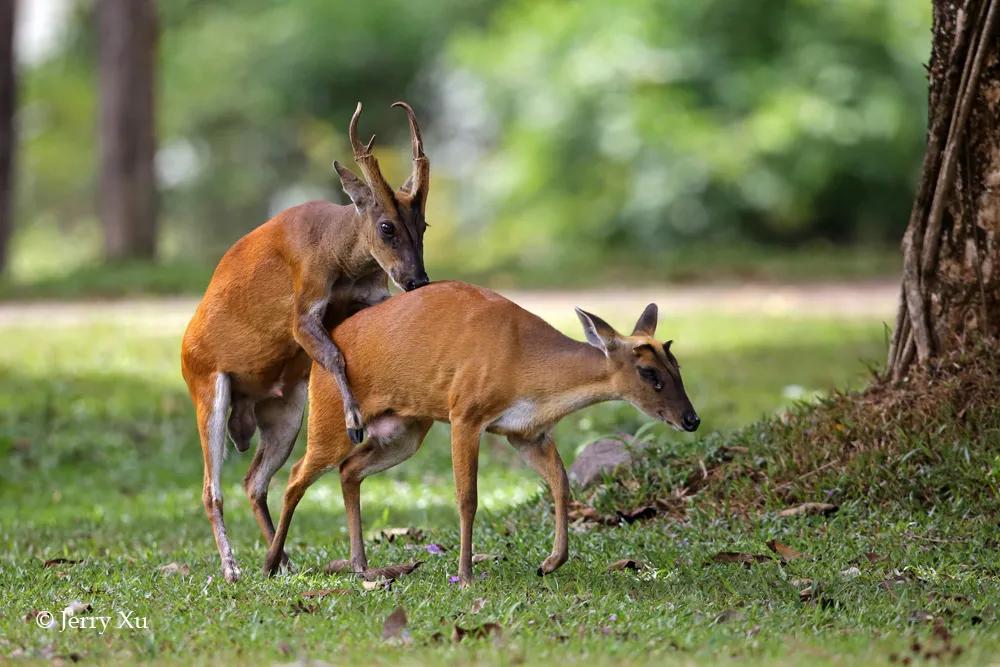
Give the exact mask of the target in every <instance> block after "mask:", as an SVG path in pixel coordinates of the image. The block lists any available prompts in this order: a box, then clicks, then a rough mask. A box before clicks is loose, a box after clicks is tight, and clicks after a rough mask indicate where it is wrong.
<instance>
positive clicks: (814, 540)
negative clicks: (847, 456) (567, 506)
mask: <svg viewBox="0 0 1000 667" xmlns="http://www.w3.org/2000/svg"><path fill="white" fill-rule="evenodd" d="M542 314H543V315H544V316H546V317H547V318H548V319H549V320H550V321H552V322H554V323H556V324H557V325H559V326H562V327H565V329H566V330H567V331H569V332H571V334H572V335H577V326H576V324H575V321H574V320H573V319H572V313H571V312H570V311H567V312H565V313H562V312H560V313H555V312H553V313H542ZM601 314H602V315H607V317H608V319H610V320H611V321H612V322H614V323H620V324H622V325H624V323H625V316H626V315H629V314H616V313H607V314H605V313H601ZM630 315H631V317H629V318H628V321H631V319H632V318H634V314H630ZM663 319H664V322H667V323H668V327H669V330H668V331H664V330H663V329H661V331H660V334H661V335H669V337H671V338H673V339H675V341H676V342H675V346H674V350H675V352H676V354H677V355H678V357H679V359H680V361H681V364H682V365H683V367H684V373H685V380H686V383H687V385H688V389H689V393H690V395H691V398H692V400H693V402H694V404H695V406H696V407H697V408H698V410H699V412H700V414H701V415H702V417H703V419H704V426H703V431H702V432H699V434H698V437H697V438H695V437H692V436H687V435H681V434H675V433H673V432H667V431H665V430H664V429H663V428H661V427H654V428H653V429H652V430H651V431H649V432H650V433H651V434H652V435H653V436H654V438H655V439H656V441H657V443H658V446H659V447H661V448H666V449H668V450H674V451H677V452H683V453H685V454H688V455H690V454H693V455H695V456H697V455H698V454H699V452H706V454H707V453H708V452H709V450H710V449H712V448H717V447H718V446H719V442H720V441H721V440H724V439H725V437H728V436H720V435H713V433H719V432H721V433H723V434H725V433H732V432H733V431H734V429H737V428H739V427H741V426H744V425H746V424H748V423H750V422H752V421H754V420H756V419H758V418H759V417H761V416H762V415H768V414H774V413H775V412H776V411H779V410H782V409H785V408H787V407H789V406H790V405H792V403H794V402H795V401H796V400H800V399H804V398H806V399H807V398H809V397H811V396H813V395H814V394H815V393H816V392H821V391H824V390H827V389H829V388H831V387H835V386H841V387H842V386H845V385H855V386H857V385H860V384H862V383H864V381H865V378H866V373H867V371H866V363H869V362H875V361H879V360H881V359H882V358H883V357H884V342H883V330H882V326H881V324H880V323H879V322H877V321H873V320H851V321H835V320H826V319H819V318H796V317H777V316H767V317H746V316H735V315H712V314H708V315H699V316H697V317H692V316H674V317H670V318H666V317H664V318H663ZM619 320H620V321H619ZM179 333H180V332H179V331H177V330H175V329H171V328H167V329H164V328H160V327H158V326H156V324H155V323H151V324H150V325H149V326H141V327H140V326H134V327H127V328H126V327H116V326H113V325H96V324H82V325H73V326H66V327H52V326H49V327H44V328H43V327H26V326H18V325H14V326H9V327H7V328H4V329H0V378H2V380H0V382H2V386H0V453H2V454H3V458H4V460H5V462H6V465H5V466H3V468H2V470H0V503H2V506H3V507H4V508H5V509H6V510H7V511H5V512H3V513H2V515H0V592H2V593H0V594H2V599H3V610H4V614H3V617H2V619H0V657H2V658H7V657H8V656H19V655H20V656H26V657H27V658H29V659H31V658H34V659H37V660H45V659H47V658H49V657H51V656H52V655H56V656H61V657H62V658H64V659H67V660H69V659H72V658H73V657H76V658H80V659H83V660H85V661H104V660H111V661H118V662H122V663H131V662H135V661H136V660H140V659H141V660H149V661H159V662H164V663H184V664H190V663H204V664H207V663H212V664H218V663H219V662H222V661H225V662H230V661H238V662H246V663H254V664H256V663H261V662H263V663H268V662H292V661H294V660H296V659H299V658H307V659H315V660H320V661H326V662H331V663H341V662H343V663H347V662H351V663H359V662H360V663H363V664H370V663H397V662H403V663H409V662H412V663H442V662H444V663H450V664H466V663H470V662H477V661H483V662H489V663H502V664H520V663H529V664H541V663H550V664H551V662H552V661H553V660H560V661H563V662H569V663H578V664H610V663H626V664H654V663H655V664H664V663H666V664H688V663H691V662H692V661H711V662H723V663H726V662H732V663H738V664H806V663H808V664H835V663H836V664H857V663H860V662H882V663H887V662H888V661H889V660H890V658H891V657H893V656H895V657H896V658H898V659H899V660H902V659H903V658H904V657H905V658H913V659H919V660H921V661H923V660H925V658H923V657H917V656H918V654H920V656H922V655H923V653H926V652H928V651H930V652H936V651H939V649H940V648H941V647H943V645H944V643H945V642H944V640H943V639H941V636H943V634H945V633H943V632H942V629H943V628H945V627H947V632H948V633H950V634H951V635H953V637H952V638H950V639H949V640H948V645H949V646H950V647H952V648H954V647H961V649H962V653H961V656H959V657H958V659H959V660H960V661H970V662H980V661H983V660H986V659H987V658H989V657H990V656H991V655H992V654H993V652H994V651H996V650H997V649H1000V636H998V635H997V632H996V629H997V618H996V616H997V605H998V604H1000V568H998V567H997V565H996V558H995V554H996V525H997V520H996V516H995V515H993V514H982V515H980V514H977V513H975V512H971V511H970V508H969V506H968V505H962V504H961V503H958V504H956V503H955V502H954V501H952V502H950V503H942V505H941V506H940V507H939V508H936V509H935V510H934V511H926V510H921V509H919V508H915V507H914V506H913V505H912V504H906V503H899V504H898V505H892V504H890V505H883V506H880V507H877V508H876V507H874V506H870V505H868V504H867V503H865V502H864V501H861V500H857V501H846V502H843V503H842V505H841V508H840V511H839V512H838V513H836V514H835V515H833V516H832V517H829V518H824V517H806V516H804V517H795V518H779V517H777V514H776V512H775V511H772V510H771V509H769V508H764V509H762V510H760V511H753V512H746V513H743V514H740V513H738V512H732V511H728V510H726V509H725V508H720V507H719V506H717V505H715V504H713V503H711V502H708V500H706V501H705V502H702V501H700V500H699V498H700V497H699V496H695V497H693V498H692V499H690V500H689V501H687V502H688V505H689V507H688V511H687V514H686V517H685V518H684V519H683V520H679V519H665V518H658V519H655V520H652V521H649V522H645V523H635V524H632V525H628V526H620V527H594V526H589V525H583V526H580V527H579V529H578V530H576V531H575V532H574V533H572V534H571V542H570V549H571V559H570V561H569V563H567V564H566V565H565V566H564V567H563V568H562V569H561V570H559V571H558V572H557V573H556V574H555V575H554V576H551V577H546V578H544V579H540V578H538V577H537V576H536V575H535V574H534V572H535V568H536V567H537V565H538V563H539V562H540V561H541V560H542V559H543V557H544V556H545V554H547V552H548V549H549V545H550V541H551V532H550V531H551V527H552V526H551V523H552V522H551V518H550V517H549V513H548V506H547V504H546V502H545V501H544V500H543V499H540V498H539V494H540V492H541V491H542V489H540V484H539V482H538V479H537V478H536V477H535V476H534V474H533V473H532V472H531V471H530V470H528V469H527V468H525V467H524V466H523V465H522V464H521V463H520V462H519V461H518V459H517V458H516V457H515V456H514V455H513V452H512V451H510V450H509V449H508V448H507V447H506V446H505V445H503V444H501V443H500V441H493V440H490V441H488V442H486V443H485V446H484V448H483V461H482V463H481V466H480V482H479V488H480V512H479V515H478V518H477V526H476V533H475V539H476V548H477V551H481V552H484V553H493V554H499V555H501V556H503V557H504V558H503V560H501V561H499V562H495V563H494V562H487V563H482V564H480V565H478V566H477V568H478V569H477V572H480V573H482V575H483V578H482V580H481V581H480V582H478V583H477V584H476V585H475V586H473V587H471V588H468V589H460V588H458V587H457V586H455V585H452V584H450V583H449V579H448V577H449V575H450V574H453V573H454V570H455V567H456V555H457V554H456V548H455V547H456V544H457V514H456V511H455V508H454V502H453V495H452V493H453V491H452V483H451V473H450V464H449V457H448V447H447V430H446V429H445V428H444V427H442V426H440V425H438V426H435V428H434V430H433V431H432V434H431V436H430V437H429V439H428V441H427V443H426V445H425V447H424V449H423V450H422V451H421V452H420V453H418V454H417V455H416V456H415V457H414V458H413V459H411V460H410V461H408V462H407V463H405V464H403V465H402V466H400V467H399V468H396V469H394V470H392V471H389V472H387V473H384V474H382V475H379V476H376V477H375V478H373V479H370V480H368V481H366V483H365V485H364V487H363V504H364V517H365V528H366V531H367V532H368V533H369V534H370V535H372V536H374V535H375V534H377V533H378V532H379V531H381V530H382V529H385V528H390V527H415V528H420V529H422V531H423V533H424V534H423V536H420V537H418V538H413V539H400V540H396V541H393V542H391V543H390V542H387V541H381V542H377V543H376V542H374V541H372V540H369V543H368V544H369V559H370V561H371V562H372V564H373V565H385V564H389V563H399V562H405V561H411V560H415V559H419V560H424V561H426V562H425V563H424V564H423V566H422V567H421V568H420V569H418V570H416V571H415V572H414V573H412V574H410V575H408V576H405V577H403V578H401V579H399V580H398V581H396V582H395V584H394V585H393V586H392V587H391V589H390V590H384V589H378V590H373V591H366V590H364V589H363V587H362V585H361V583H360V582H359V581H358V580H356V579H354V578H352V577H351V576H349V575H327V574H324V573H323V571H322V569H323V565H324V564H325V563H327V562H328V561H330V560H332V559H337V558H344V557H346V555H347V549H348V547H347V537H346V527H345V526H344V522H343V511H342V508H341V501H340V493H339V488H338V483H337V481H336V476H335V475H328V476H327V477H326V478H325V479H324V480H323V481H321V482H320V483H318V484H316V485H315V486H314V487H313V488H312V489H311V490H310V492H309V493H308V494H307V495H306V498H305V499H304V500H303V502H302V504H301V505H300V508H299V510H298V513H297V515H296V523H295V525H294V526H293V528H292V532H291V535H290V540H289V552H290V555H291V557H292V559H293V561H294V562H295V564H296V565H297V573H295V574H292V575H286V576H281V577H278V578H275V579H270V580H269V579H264V578H263V577H262V576H261V575H260V574H259V567H260V565H261V564H262V561H263V556H264V545H263V543H262V540H261V539H260V536H259V533H258V530H257V528H256V525H255V523H254V521H253V519H252V516H251V513H250V510H249V507H248V504H247V501H246V500H245V498H244V497H243V495H242V492H241V489H240V481H241V479H242V475H243V474H244V473H245V471H246V468H247V465H248V464H249V456H248V455H245V456H241V455H238V454H236V453H235V452H231V453H230V455H229V460H228V461H227V465H226V467H225V476H224V484H225V491H226V494H227V500H228V503H227V505H226V517H227V523H228V526H229V532H230V536H231V538H232V540H233V545H234V548H235V549H236V554H237V557H238V558H239V560H240V563H241V565H242V566H243V569H244V572H245V576H244V578H243V579H242V580H241V581H240V582H238V583H237V584H235V585H229V584H226V583H225V582H223V581H222V580H221V577H220V576H219V567H218V560H217V557H216V553H215V547H214V544H213V542H212V539H211V534H210V530H209V526H208V522H207V521H206V519H205V517H204V513H203V511H202V509H201V502H200V493H201V457H200V450H199V446H198V442H197V437H196V433H195V428H194V420H193V416H192V410H191V407H190V404H189V401H188V398H187V395H186V393H185V390H184V387H183V383H182V380H181V378H180V376H179V370H178V367H177V366H178V362H177V357H178V347H179ZM644 421H645V420H644V419H643V418H642V417H640V416H639V414H638V413H637V412H636V411H635V410H633V409H632V408H630V407H627V406H619V405H606V406H599V407H595V408H591V409H589V410H586V411H584V412H581V413H578V414H577V415H573V416H571V417H570V418H568V419H567V420H565V422H564V423H563V424H562V425H561V426H560V428H559V432H558V434H557V439H558V441H559V442H560V447H561V450H562V452H563V455H564V458H565V459H566V460H567V462H569V461H570V460H572V458H573V457H574V456H575V454H576V452H577V451H578V449H579V447H580V446H581V445H583V444H585V443H586V442H588V441H590V440H592V439H594V438H596V437H599V436H600V435H602V434H607V433H613V432H616V431H625V432H631V431H634V430H635V429H637V428H638V427H639V426H641V425H642V424H643V423H644ZM303 446H304V442H300V443H299V444H298V445H297V448H296V452H295V453H293V458H298V457H299V456H300V455H301V452H302V449H303ZM761 451H762V454H761V456H762V457H769V456H771V455H772V452H773V451H774V450H772V449H768V448H767V447H762V448H761ZM749 455H750V456H753V455H754V453H753V452H750V454H749ZM766 463H767V461H763V462H762V463H761V464H762V465H763V464H766ZM775 463H777V461H775ZM286 472H287V471H285V472H282V473H280V474H279V475H278V477H277V478H276V480H275V485H274V486H273V487H272V499H271V507H272V512H276V511H277V510H278V509H279V506H280V495H281V490H282V489H283V486H284V482H285V479H286ZM804 499H806V500H823V499H824V498H804ZM772 539H777V540H779V541H781V542H783V543H785V544H788V545H790V546H791V547H793V548H795V549H797V550H799V551H801V552H805V553H806V554H809V555H810V556H811V557H810V558H802V559H798V560H793V561H791V562H789V563H787V564H782V563H780V562H779V561H778V560H777V558H768V559H767V560H766V561H765V562H759V563H755V564H754V565H753V566H751V567H744V566H742V565H740V564H731V563H730V564H724V563H714V562H712V556H713V555H714V554H716V553H718V552H720V551H739V552H750V553H754V554H770V553H771V552H770V551H769V550H768V547H767V546H766V545H765V543H766V542H767V541H768V540H772ZM429 543H435V544H439V545H442V546H443V547H444V548H445V552H444V553H443V554H442V555H436V554H432V553H429V552H428V551H427V549H426V545H427V544H429ZM867 554H870V555H871V557H869V556H868V555H867ZM55 558H66V559H69V560H82V562H80V563H57V564H54V565H52V566H50V567H43V562H44V561H47V560H50V559H55ZM622 558H632V559H636V560H639V561H642V562H643V563H645V564H647V567H646V568H645V569H642V570H640V571H620V572H618V571H616V572H608V571H607V568H608V565H609V564H611V563H612V562H614V561H617V560H619V559H622ZM172 562H176V563H179V564H181V565H183V566H187V567H188V568H189V573H188V574H175V575H171V574H166V573H163V572H161V571H160V567H161V566H163V565H165V564H168V563H172ZM317 589H343V590H337V591H335V592H332V593H330V594H328V595H326V596H324V597H320V598H307V597H304V596H303V593H304V592H307V591H315V590H317ZM805 589H809V590H810V591H811V592H810V593H809V594H808V595H806V596H805V597H806V598H807V599H805V600H803V599H802V597H800V593H801V591H803V590H805ZM74 600H79V601H81V602H83V603H87V604H90V605H92V607H93V611H91V612H86V614H85V615H111V616H112V617H113V620H112V625H114V624H115V622H116V620H117V614H118V613H119V612H123V611H125V612H131V613H132V614H133V615H134V617H145V619H146V624H147V626H148V627H147V628H146V629H134V630H130V629H128V628H114V627H109V628H108V630H107V631H106V632H105V633H104V634H103V635H101V634H99V633H98V631H96V630H89V629H78V630H73V629H68V630H66V631H65V632H59V631H56V630H45V629H41V628H39V627H37V624H36V622H35V621H34V620H32V619H31V618H30V616H31V614H32V613H33V612H38V611H41V610H48V611H52V612H54V613H56V614H57V615H58V614H59V612H60V610H62V609H63V608H64V607H66V606H67V605H68V604H70V603H71V602H72V601H74ZM398 606H402V607H404V608H405V609H406V611H407V614H408V617H409V634H410V637H411V640H412V641H411V643H408V644H405V645H400V643H399V642H389V643H386V642H383V641H382V639H381V633H382V625H383V620H384V619H385V618H386V617H387V616H388V615H389V614H390V613H391V612H392V611H393V609H395V608H396V607H398ZM26 615H28V616H29V618H28V620H25V616H26ZM931 616H933V617H934V618H936V619H941V620H939V621H937V624H936V625H935V623H933V622H930V621H929V620H928V619H929V617H931ZM486 622H495V623H499V624H500V625H501V626H502V628H503V631H502V637H501V638H499V639H496V640H491V639H468V638H467V639H465V640H464V641H462V642H461V643H454V642H453V641H452V632H453V630H452V628H453V625H455V624H456V623H457V624H458V625H460V626H462V627H465V628H469V627H475V626H480V625H482V624H483V623H486ZM935 633H937V635H938V637H935ZM914 642H919V643H920V645H921V647H920V650H919V651H917V652H914V651H913V650H912V646H911V645H912V644H913V643H914ZM495 644H497V645H498V646H499V648H498V647H497V646H495ZM941 657H943V658H947V660H949V661H950V660H951V659H952V658H953V657H955V656H954V652H953V651H951V652H949V653H948V654H947V655H944V654H942V656H941ZM931 659H933V656H932V658H931ZM0 661H2V659H0Z"/></svg>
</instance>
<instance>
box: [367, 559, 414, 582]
mask: <svg viewBox="0 0 1000 667" xmlns="http://www.w3.org/2000/svg"><path fill="white" fill-rule="evenodd" d="M423 563H424V561H422V560H417V561H413V562H412V563H401V564H399V565H387V566H386V567H373V568H369V569H367V570H365V573H364V574H363V575H362V576H363V577H364V578H365V579H366V580H368V581H378V580H379V579H390V580H393V579H398V578H399V577H402V576H403V575H406V574H410V573H411V572H413V571H414V570H416V569H417V568H418V567H420V566H421V565H423Z"/></svg>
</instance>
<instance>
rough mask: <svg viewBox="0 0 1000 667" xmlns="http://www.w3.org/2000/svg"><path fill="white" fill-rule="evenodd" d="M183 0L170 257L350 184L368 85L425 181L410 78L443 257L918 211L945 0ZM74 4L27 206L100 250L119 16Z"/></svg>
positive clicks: (869, 229)
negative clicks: (100, 186)
mask: <svg viewBox="0 0 1000 667" xmlns="http://www.w3.org/2000/svg"><path fill="white" fill-rule="evenodd" d="M157 5H158V11H159V15H160V22H161V36H160V44H159V77H158V78H159V80H158V91H157V96H158V107H157V115H158V135H159V138H160V142H159V144H160V145H159V150H158V152H157V156H156V168H157V177H158V183H159V188H160V204H161V205H160V219H161V230H160V241H161V248H162V253H161V254H162V255H163V256H164V257H166V258H168V259H170V258H178V257H180V258H195V259H204V260H206V261H211V260H214V259H215V258H217V256H218V255H219V254H220V253H221V252H222V251H223V250H224V248H225V247H227V246H228V245H229V244H231V243H232V242H233V241H234V240H235V239H236V238H237V237H238V236H239V235H241V234H242V233H244V232H245V231H247V230H249V229H251V228H252V227H254V226H256V225H258V224H260V223H261V222H263V221H264V220H265V219H267V217H269V215H271V214H273V213H275V212H277V211H278V210H280V209H282V208H284V207H286V206H289V205H292V204H295V203H298V202H301V201H303V200H306V199H309V198H314V197H322V198H330V199H335V200H338V199H340V195H339V194H338V190H339V187H338V185H337V183H336V179H335V178H334V177H333V174H332V172H331V169H330V162H331V161H332V160H333V159H334V158H338V159H342V160H349V158H350V152H349V147H348V145H347V141H346V125H347V121H348V119H349V118H350V114H351V111H352V110H353V107H354V104H355V103H356V102H357V101H358V100H361V101H363V102H365V109H366V111H365V117H364V119H363V121H362V125H363V127H362V131H363V132H376V133H378V134H379V137H380V141H379V145H380V146H381V147H382V148H381V153H380V156H379V157H380V161H381V162H382V164H383V167H384V168H385V170H386V172H387V174H388V175H389V176H390V178H393V179H394V180H395V181H397V182H398V181H401V180H402V178H404V177H405V174H406V173H407V170H408V153H407V151H406V149H405V142H406V125H405V123H404V122H401V121H402V119H401V118H400V116H399V114H398V113H395V112H393V111H390V109H389V103H391V102H392V101H394V100H396V99H400V98H403V99H407V100H409V101H411V102H412V103H413V105H414V106H415V108H416V109H417V112H418V114H419V115H420V118H421V123H422V125H424V126H425V127H427V131H426V132H425V134H426V135H427V136H426V143H427V148H428V155H429V157H430V159H431V161H432V163H433V164H434V177H433V178H434V187H433V190H434V194H433V195H432V196H431V199H430V202H429V210H428V218H429V220H430V221H431V223H432V225H433V227H432V230H431V233H429V234H428V235H427V246H428V247H427V254H428V261H429V262H430V263H431V265H432V266H435V265H436V266H447V267H464V268H467V269H470V270H473V271H480V272H484V273H488V272H490V271H517V270H532V269H538V268H539V267H546V269H547V270H550V271H552V272H554V273H557V272H559V271H566V272H572V271H575V270H578V269H579V268H581V267H597V266H603V265H608V264H611V265H613V264H615V263H616V262H617V263H632V262H634V263H637V264H649V265H653V264H655V263H656V262H657V261H659V260H661V259H662V257H663V255H664V253H665V252H667V251H670V252H674V251H676V250H677V249H678V248H684V247H688V246H689V245H690V244H692V243H715V244H722V245H729V244H738V243H745V242H752V243H757V244H761V243H762V244H772V245H785V246H788V245H796V244H802V243H806V242H811V241H815V240H817V239H820V240H825V241H829V242H833V243H841V244H861V243H892V244H895V243H896V242H897V240H898V238H899V236H900V234H901V231H902V228H903V226H904V225H905V218H906V216H905V213H906V211H907V210H908V207H909V201H910V199H911V193H912V189H913V182H914V180H915V175H916V171H917V169H918V167H919V162H920V156H921V154H922V150H923V144H924V131H925V127H926V122H925V108H926V99H925V97H926V94H925V90H926V82H925V77H924V74H923V70H922V68H921V65H920V63H921V62H923V61H924V60H926V57H927V53H928V45H929V42H930V37H929V26H930V7H929V3H924V2H910V1H909V0H893V1H891V2H886V1H878V0H840V1H839V2H836V3H826V2H820V1H819V0H761V1H760V2H756V3H740V2H734V1H733V0H703V1H702V2H696V3H694V2H687V1H685V0H621V1H620V2H615V3H603V2H598V1H597V0H577V1H575V2H566V1H562V0H530V1H529V0H504V1H502V2H487V1H486V0H473V1H460V0H443V1H442V2H434V3H414V2H408V1H404V0H370V1H368V2H365V3H348V2H342V1H330V0H296V1H295V2H284V3H275V2H270V1H268V0H241V1H240V2H237V1H236V0H159V2H158V3H157ZM74 7H75V8H74V10H73V12H72V13H71V15H70V17H69V19H68V20H67V22H66V26H65V30H64V33H63V38H62V39H61V41H60V47H59V48H58V49H56V50H55V51H54V52H52V53H50V54H49V55H48V57H46V58H45V59H43V60H41V61H39V62H37V63H33V64H32V65H31V66H30V67H29V68H27V69H26V71H25V72H24V101H23V104H22V107H21V110H20V124H21V127H22V129H23V140H22V150H23V151H24V159H23V161H22V167H21V170H22V172H23V178H21V179H19V193H20V195H21V196H20V198H19V201H18V213H19V216H18V227H19V237H22V238H23V245H24V247H25V248H30V247H31V246H32V244H33V243H36V242H38V243H41V242H53V243H54V242H61V243H63V244H65V245H66V247H67V250H66V252H67V253H72V252H76V253H78V254H81V256H84V255H86V252H85V251H84V249H85V248H87V247H89V246H88V245H87V242H86V239H87V238H89V237H87V235H86V232H81V231H80V230H91V229H97V225H96V221H95V220H96V219H95V210H96V209H95V204H96V201H97V200H96V194H95V193H96V185H97V184H96V178H95V174H96V169H95V167H96V164H97V142H96V134H95V128H96V127H97V120H96V115H95V109H96V90H97V88H96V81H97V79H96V74H95V72H96V60H97V58H96V54H97V38H96V31H95V25H96V23H95V21H94V5H93V3H92V2H79V3H76V4H75V5H74ZM393 142H395V143H396V144H397V145H396V146H393ZM56 230H58V231H59V232H60V234H61V236H57V235H55V234H54V233H53V232H54V231H56ZM81 234H82V237H81V238H83V239H84V240H83V241H79V242H76V243H73V244H72V246H71V247H70V246H69V244H66V241H65V239H66V238H78V236H79V235H81ZM67 235H68V236H67ZM39 239H42V241H39ZM53 239H55V240H53ZM26 252H27V251H26ZM83 259H86V257H83Z"/></svg>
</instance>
